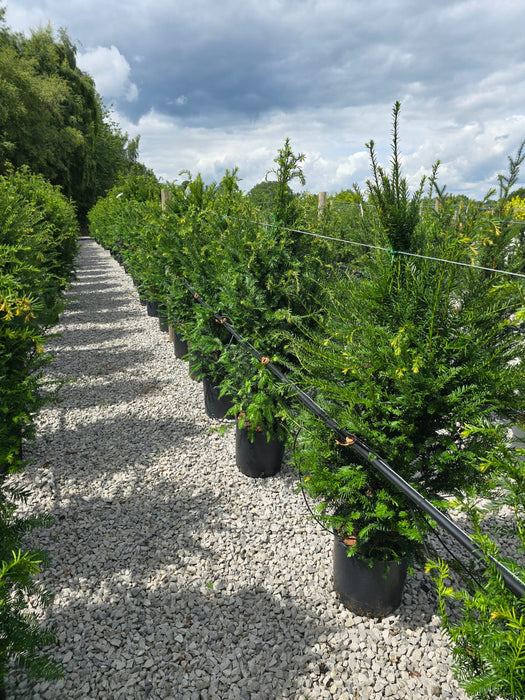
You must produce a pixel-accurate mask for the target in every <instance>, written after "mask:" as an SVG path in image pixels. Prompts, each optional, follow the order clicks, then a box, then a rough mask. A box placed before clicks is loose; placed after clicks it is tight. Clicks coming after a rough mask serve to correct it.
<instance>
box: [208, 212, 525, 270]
mask: <svg viewBox="0 0 525 700" xmlns="http://www.w3.org/2000/svg"><path fill="white" fill-rule="evenodd" d="M209 213H210V214H215V215H216V216H222V217H224V218H226V219H232V220H234V221H240V222H241V223H246V224H256V225H257V226H264V227H266V228H276V224H266V223H264V222H262V221H250V220H249V219H240V218H239V217H236V216H229V215H228V214H219V213H218V212H214V211H211V210H210V211H209ZM279 229H280V230H281V231H287V232H288V233H301V234H303V235H305V236H312V237H313V238H322V239H324V240H326V241H335V242H336V243H346V245H355V246H359V247H361V248H370V249H372V250H381V251H384V252H386V253H390V254H392V253H395V254H396V255H406V256H407V257H411V258H419V259H421V260H432V261H434V262H441V263H446V264H447V265H457V266H459V267H468V268H471V269H473V270H484V271H485V272H493V273H496V272H497V273H498V274H500V275H509V276H511V277H517V278H518V279H523V280H525V274H523V273H521V272H511V271H510V270H499V269H497V268H494V267H484V266H483V265H475V264H474V263H465V262H459V261H458V260H447V259H446V258H437V257H433V256H431V255H421V254H419V253H409V252H407V251H406V250H396V251H393V250H392V249H391V248H385V247H384V246H378V245H372V244H371V243H362V242H361V241H351V240H348V239H347V238H336V237H335V236H325V235H324V234H321V233H314V232H312V231H303V230H302V229H296V228H287V227H286V226H279Z"/></svg>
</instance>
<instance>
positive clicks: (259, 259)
mask: <svg viewBox="0 0 525 700" xmlns="http://www.w3.org/2000/svg"><path fill="white" fill-rule="evenodd" d="M303 160H304V156H303V155H302V154H299V155H295V154H294V153H293V151H292V149H291V146H290V142H289V140H288V139H287V140H286V141H285V144H284V147H283V148H282V149H279V152H278V155H277V157H276V158H275V159H274V162H275V164H276V167H275V168H274V169H273V170H272V171H270V173H269V174H273V175H275V176H276V178H277V182H276V183H275V185H276V187H275V190H276V195H275V198H274V201H273V212H272V214H271V216H270V220H268V218H267V212H266V211H262V212H261V211H260V210H259V209H258V208H257V207H256V206H254V205H253V202H252V201H251V198H244V199H242V200H239V201H238V202H237V209H236V212H235V216H232V217H229V219H228V226H227V228H226V229H225V230H224V232H223V235H222V237H221V240H220V248H221V258H220V259H221V263H220V265H218V266H217V269H216V274H217V275H218V278H217V287H218V289H219V290H220V293H219V299H218V307H217V308H220V309H221V313H223V314H224V316H225V317H226V318H227V319H228V321H229V322H230V323H231V324H232V325H233V326H234V327H235V329H236V331H237V332H238V333H239V334H240V335H241V336H242V337H243V338H245V339H246V340H247V341H248V342H249V344H250V346H251V349H252V350H253V351H255V357H254V356H252V355H250V352H249V351H248V350H247V349H246V347H244V346H243V345H242V344H241V345H239V344H237V341H236V340H235V339H233V340H232V342H231V343H230V344H229V348H228V352H226V353H224V355H223V357H222V358H221V362H222V363H223V364H224V366H225V368H226V369H225V372H224V379H223V381H222V382H221V391H223V392H225V393H227V394H228V395H229V396H231V397H232V400H233V404H234V405H233V407H232V409H231V411H230V413H231V414H232V415H233V416H235V417H236V418H237V432H236V435H237V438H236V447H237V464H238V466H239V468H240V469H241V471H243V472H244V473H246V474H248V475H250V476H257V475H259V476H268V475H270V474H274V473H275V472H276V471H277V470H278V469H279V467H280V463H281V460H282V455H283V452H284V446H285V442H286V439H287V434H288V433H287V429H286V427H285V423H284V422H283V420H282V415H283V407H282V396H281V394H282V387H281V386H280V385H279V383H278V382H276V381H274V378H273V376H272V375H271V373H270V372H269V371H268V370H267V369H265V368H264V365H263V364H262V363H261V358H263V361H264V362H267V361H272V362H274V363H276V364H277V365H278V366H280V367H289V366H291V365H292V364H293V362H294V357H293V354H291V353H290V352H289V349H288V347H287V346H288V342H287V340H286V332H287V330H288V329H289V328H290V322H291V320H292V319H293V318H294V317H295V316H296V315H297V314H299V315H301V314H303V313H304V312H305V308H304V298H306V297H308V296H309V294H310V291H311V283H310V280H311V279H317V278H318V272H319V270H320V269H321V268H322V266H323V252H324V250H325V247H323V245H322V244H318V243H317V242H316V241H315V242H312V240H311V239H307V237H301V236H300V235H297V234H296V232H295V231H292V230H291V227H292V226H294V225H297V224H298V222H299V219H298V217H299V214H300V208H299V207H298V206H297V198H296V197H295V195H293V193H292V191H291V189H290V186H289V185H290V183H291V182H292V181H293V180H295V179H298V180H299V181H300V182H301V183H303V184H304V177H303V173H302V170H301V163H302V162H303ZM314 268H315V270H316V271H317V272H316V273H314V272H313V269H314ZM308 269H309V270H312V273H311V275H307V274H305V273H306V271H307V270H308ZM298 295H301V296H298ZM305 323H306V321H305ZM270 455H271V456H270ZM259 462H260V464H258V463H259ZM257 464H258V466H255V465H257Z"/></svg>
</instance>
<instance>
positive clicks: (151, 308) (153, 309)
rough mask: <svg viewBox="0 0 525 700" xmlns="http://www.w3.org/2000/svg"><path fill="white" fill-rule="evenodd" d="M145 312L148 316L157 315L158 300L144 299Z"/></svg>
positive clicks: (154, 316)
mask: <svg viewBox="0 0 525 700" xmlns="http://www.w3.org/2000/svg"><path fill="white" fill-rule="evenodd" d="M146 313H147V314H148V316H152V317H153V318H157V317H158V315H159V302H158V301H151V300H148V301H146Z"/></svg>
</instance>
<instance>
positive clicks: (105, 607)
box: [7, 238, 466, 700]
mask: <svg viewBox="0 0 525 700" xmlns="http://www.w3.org/2000/svg"><path fill="white" fill-rule="evenodd" d="M81 244H82V251H81V255H80V259H79V270H78V279H77V280H76V281H75V282H74V284H73V285H72V287H71V289H70V291H69V293H68V297H69V298H70V299H71V302H70V304H69V306H68V308H67V309H66V311H65V312H64V314H63V316H62V319H61V324H60V326H59V328H58V331H59V332H60V333H61V336H60V337H58V338H55V339H53V340H52V341H51V343H50V349H53V350H54V351H55V352H56V358H55V360H54V362H53V363H52V365H51V366H50V368H49V371H48V375H49V377H50V378H54V379H64V380H67V382H68V383H67V384H66V385H65V386H64V387H63V388H62V390H61V394H60V395H61V401H60V403H58V404H55V405H50V406H48V407H46V408H45V409H44V410H43V411H42V413H41V415H40V417H39V421H38V436H37V441H36V443H35V444H34V445H33V446H31V447H29V448H28V450H27V452H28V456H30V457H32V458H33V459H34V463H33V464H32V465H30V466H29V467H28V468H27V470H26V471H25V473H24V474H23V475H19V476H16V477H13V480H14V481H17V482H19V483H24V484H26V485H28V486H30V487H31V489H32V491H33V498H32V501H31V502H30V504H29V505H28V507H29V508H30V509H32V510H36V511H47V512H51V513H52V514H53V515H54V517H55V524H54V525H53V527H52V528H50V529H49V530H39V531H38V532H36V533H33V534H32V540H31V543H35V544H38V545H40V546H42V547H44V548H46V549H47V550H48V551H49V553H50V555H51V558H52V562H51V566H50V567H48V568H47V569H46V570H45V571H44V573H43V575H42V577H41V578H42V581H43V583H44V584H45V586H46V587H47V589H48V590H50V591H51V592H52V593H53V594H54V602H53V604H52V605H51V606H50V607H49V608H48V609H47V610H46V611H45V612H44V613H40V614H41V615H42V616H43V618H44V619H45V620H46V621H48V622H49V623H53V624H54V625H55V626H56V628H57V631H58V645H57V646H56V647H53V648H52V649H51V654H52V656H53V657H54V658H55V659H56V660H57V661H59V662H61V663H62V664H63V665H64V667H65V671H66V672H65V675H64V678H63V679H62V680H60V681H58V682H53V683H46V682H36V681H32V682H28V681H27V680H26V678H25V675H24V674H20V673H18V672H13V673H12V674H11V675H10V677H9V680H8V688H7V697H8V698H12V699H13V700H14V699H16V700H22V699H23V700H28V699H30V698H31V699H33V700H37V699H45V700H51V699H56V698H59V699H61V700H63V699H67V700H73V699H76V698H78V699H79V700H92V699H93V700H99V699H105V698H107V699H108V700H130V699H135V698H136V699H137V700H138V699H139V698H174V699H177V700H178V699H181V700H207V699H214V700H215V699H217V698H218V699H223V698H224V699H226V700H230V698H231V699H237V698H239V699H242V700H244V699H246V700H248V699H251V700H273V699H274V698H275V699H277V698H297V699H299V700H301V699H302V700H305V699H306V698H310V699H314V698H336V699H337V700H345V699H348V698H360V699H366V698H369V699H372V698H402V699H403V700H406V698H411V699H413V698H429V697H439V698H465V697H466V696H465V695H464V693H463V692H462V691H461V690H459V689H458V686H457V683H456V682H455V680H454V677H453V673H452V671H451V670H450V654H449V651H448V647H447V642H446V640H445V639H444V637H443V635H442V634H441V631H440V625H439V620H438V618H437V616H435V615H434V610H435V607H434V605H435V603H434V599H433V594H432V592H431V587H430V585H429V582H428V580H427V578H426V576H425V575H424V574H422V573H420V572H416V574H415V575H414V576H413V577H409V580H408V583H407V586H406V590H405V594H404V599H403V604H402V605H401V607H400V608H399V610H398V611H397V612H396V614H394V615H391V616H390V617H388V618H386V619H384V620H382V621H380V620H370V619H367V618H361V617H358V616H356V615H354V614H352V613H350V612H349V611H348V610H346V609H345V608H344V607H343V606H342V605H341V604H340V603H339V602H338V600H337V598H336V595H335V594H334V592H333V591H332V582H331V576H332V563H331V556H332V541H331V537H330V535H329V534H328V533H326V532H324V531H322V530H321V529H320V528H319V527H318V526H317V525H316V524H315V523H314V522H312V521H311V520H309V519H308V514H307V512H306V510H305V505H304V502H303V500H302V497H301V495H300V494H297V493H296V483H297V479H296V476H295V474H294V473H293V472H292V471H291V470H289V469H288V468H286V467H284V469H283V470H282V472H281V473H280V474H279V475H277V476H276V477H273V478H270V479H266V480H259V479H256V480H255V479H250V478H248V477H245V476H243V475H242V474H240V472H239V471H238V470H237V468H236V466H235V455H234V432H233V430H229V431H228V432H227V433H226V435H224V436H220V435H219V434H218V433H217V432H210V429H212V428H214V427H216V426H218V425H220V422H219V421H214V420H212V419H209V418H207V416H206V414H205V412H204V400H203V395H202V387H201V385H200V384H198V383H195V382H193V381H192V380H191V379H190V378H189V376H188V369H187V365H186V363H184V362H183V361H182V360H177V359H176V358H175V356H174V352H173V347H172V345H171V344H170V343H169V341H168V336H167V334H165V333H161V332H160V331H159V329H158V321H157V319H153V318H149V317H148V316H147V315H146V312H145V309H144V307H142V306H140V304H139V301H138V298H137V294H136V292H135V290H134V288H133V285H132V283H131V280H130V279H129V278H128V277H127V276H126V275H125V273H124V271H123V270H122V268H121V267H120V266H119V265H118V264H117V263H116V262H115V261H114V260H112V259H111V258H110V256H109V253H107V252H106V251H104V250H103V249H102V248H100V247H99V246H98V245H97V244H96V243H95V241H93V240H91V239H89V238H84V239H82V240H81Z"/></svg>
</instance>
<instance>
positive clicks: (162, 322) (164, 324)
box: [159, 309, 170, 333]
mask: <svg viewBox="0 0 525 700" xmlns="http://www.w3.org/2000/svg"><path fill="white" fill-rule="evenodd" d="M159 328H160V330H161V331H162V332H163V333H167V332H168V331H169V329H170V324H169V322H168V319H167V317H166V316H164V314H163V311H162V309H159Z"/></svg>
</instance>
